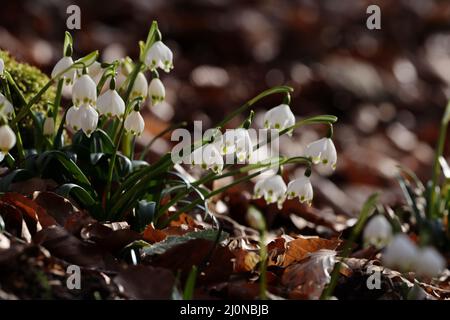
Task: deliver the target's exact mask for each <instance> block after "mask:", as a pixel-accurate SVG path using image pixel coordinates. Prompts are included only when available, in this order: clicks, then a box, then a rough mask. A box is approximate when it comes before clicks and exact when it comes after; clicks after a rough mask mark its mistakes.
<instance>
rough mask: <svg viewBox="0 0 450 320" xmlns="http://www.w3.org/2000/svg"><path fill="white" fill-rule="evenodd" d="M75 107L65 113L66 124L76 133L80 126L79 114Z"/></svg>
mask: <svg viewBox="0 0 450 320" xmlns="http://www.w3.org/2000/svg"><path fill="white" fill-rule="evenodd" d="M79 109H80V108H78V107H77V106H72V107H70V108H69V110H67V113H66V124H67V125H68V126H69V127H70V128H72V130H73V131H78V130H79V129H80V128H81V125H80V112H79Z"/></svg>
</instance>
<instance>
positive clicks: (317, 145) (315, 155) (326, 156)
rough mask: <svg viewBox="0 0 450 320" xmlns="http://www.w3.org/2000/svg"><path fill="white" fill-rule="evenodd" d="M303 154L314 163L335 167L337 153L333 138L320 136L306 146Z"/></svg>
mask: <svg viewBox="0 0 450 320" xmlns="http://www.w3.org/2000/svg"><path fill="white" fill-rule="evenodd" d="M305 156H306V157H308V158H310V159H311V161H312V162H313V163H314V164H318V163H322V164H325V165H330V166H331V168H332V169H335V168H336V162H337V153H336V148H335V146H334V143H333V140H331V139H330V138H322V139H319V140H317V141H314V142H312V143H310V144H309V145H307V146H306V150H305Z"/></svg>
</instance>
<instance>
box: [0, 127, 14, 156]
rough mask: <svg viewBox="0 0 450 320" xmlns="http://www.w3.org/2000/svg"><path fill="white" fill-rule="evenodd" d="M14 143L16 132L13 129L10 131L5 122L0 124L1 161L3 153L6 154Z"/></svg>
mask: <svg viewBox="0 0 450 320" xmlns="http://www.w3.org/2000/svg"><path fill="white" fill-rule="evenodd" d="M15 145H16V134H15V133H14V131H12V129H11V128H10V127H9V126H8V125H7V124H4V125H2V126H0V161H3V159H4V158H5V155H7V154H8V152H9V150H11V149H12V148H13V147H14V146H15Z"/></svg>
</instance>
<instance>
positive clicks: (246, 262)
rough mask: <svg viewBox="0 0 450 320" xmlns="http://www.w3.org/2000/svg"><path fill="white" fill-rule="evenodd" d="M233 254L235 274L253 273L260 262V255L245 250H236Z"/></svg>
mask: <svg viewBox="0 0 450 320" xmlns="http://www.w3.org/2000/svg"><path fill="white" fill-rule="evenodd" d="M232 252H233V255H234V259H233V262H234V272H237V273H239V272H249V271H253V270H254V269H255V267H256V265H257V264H258V262H259V255H258V254H257V253H256V252H253V251H247V250H244V249H235V250H233V251H232Z"/></svg>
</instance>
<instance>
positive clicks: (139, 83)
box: [131, 72, 148, 99]
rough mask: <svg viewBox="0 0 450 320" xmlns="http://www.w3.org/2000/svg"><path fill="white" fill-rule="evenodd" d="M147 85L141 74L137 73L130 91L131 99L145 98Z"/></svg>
mask: <svg viewBox="0 0 450 320" xmlns="http://www.w3.org/2000/svg"><path fill="white" fill-rule="evenodd" d="M147 92H148V83H147V79H146V78H145V76H144V74H143V73H142V72H139V73H138V75H137V77H136V80H135V81H134V84H133V89H131V99H134V98H137V97H142V98H144V99H145V98H147Z"/></svg>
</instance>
